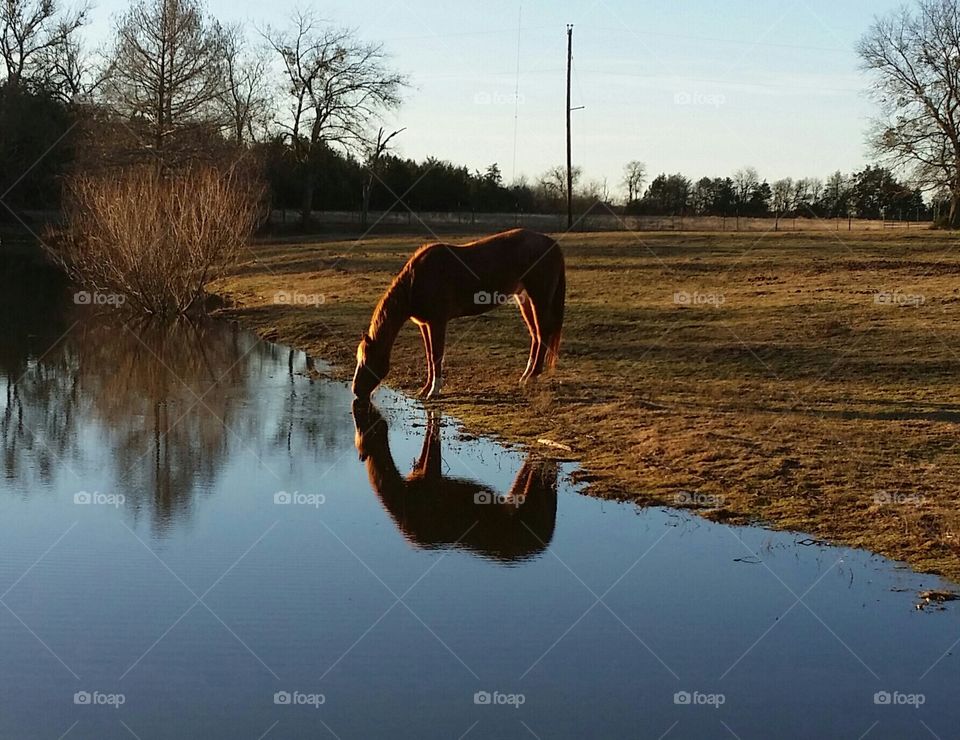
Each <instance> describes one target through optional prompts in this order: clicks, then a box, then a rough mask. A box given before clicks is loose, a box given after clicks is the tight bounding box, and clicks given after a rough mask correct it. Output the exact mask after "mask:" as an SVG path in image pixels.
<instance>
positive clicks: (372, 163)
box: [360, 126, 406, 228]
mask: <svg viewBox="0 0 960 740" xmlns="http://www.w3.org/2000/svg"><path fill="white" fill-rule="evenodd" d="M404 131H406V128H401V129H397V130H396V131H393V132H392V133H390V134H387V135H386V136H384V130H383V126H381V127H380V128H379V129H378V130H377V139H376V141H372V142H370V144H369V146H368V147H367V156H366V158H365V162H364V165H365V167H366V169H367V177H366V179H365V180H364V181H363V202H362V204H361V209H360V225H361V226H362V227H363V228H367V220H368V218H369V214H370V195H371V194H372V193H373V182H374V180H375V179H376V178H377V170H378V169H379V165H380V159H381V158H382V157H383V155H384V153H385V152H386V151H387V148H388V147H389V146H390V140H391V139H393V137H394V136H397V135H399V134H402V133H403V132H404Z"/></svg>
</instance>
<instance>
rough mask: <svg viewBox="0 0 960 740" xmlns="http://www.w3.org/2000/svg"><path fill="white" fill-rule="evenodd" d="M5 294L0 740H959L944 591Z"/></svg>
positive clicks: (210, 340) (222, 352) (39, 282)
mask: <svg viewBox="0 0 960 740" xmlns="http://www.w3.org/2000/svg"><path fill="white" fill-rule="evenodd" d="M5 286H6V287H5V290H4V291H3V295H2V298H0V304H2V309H3V311H2V314H0V317H2V318H0V374H2V389H0V404H2V413H0V441H2V445H3V449H2V460H3V468H2V478H0V695H2V696H3V711H2V712H0V736H2V737H10V738H58V737H64V736H66V737H69V738H110V737H117V738H123V737H139V738H144V740H146V739H147V738H186V737H203V738H207V739H212V738H231V739H233V738H262V737H269V738H294V737H306V736H310V737H327V736H329V737H339V738H344V739H346V738H364V739H366V738H454V739H456V738H462V737H469V738H527V737H538V738H574V737H631V738H661V737H670V738H685V737H689V738H706V737H717V738H721V737H739V738H744V739H745V738H767V737H797V738H800V737H803V738H808V737H849V738H859V737H864V736H866V737H870V738H879V737H926V736H931V737H948V736H955V734H956V727H957V726H958V722H960V702H958V701H957V691H958V686H960V684H958V680H957V679H958V669H960V662H958V661H960V658H958V655H957V647H958V642H960V609H958V608H957V607H955V606H954V605H951V604H947V605H946V608H945V609H930V608H927V609H924V610H918V609H917V608H916V606H915V605H916V603H917V592H918V591H919V590H921V589H926V588H938V587H939V588H943V587H946V586H947V584H943V583H941V582H939V581H938V580H937V579H936V578H932V577H930V576H922V575H917V574H914V573H912V572H910V571H909V570H907V569H905V568H903V567H902V566H900V565H898V564H896V563H892V562H890V561H888V560H885V559H883V558H880V557H877V556H875V555H872V554H870V553H868V552H864V551H860V550H851V549H845V548H836V547H830V546H826V545H823V544H820V543H817V542H814V541H812V540H810V539H809V538H806V537H805V536H804V535H802V534H792V533H775V532H771V531H768V530H765V529H762V528H758V527H730V526H726V525H722V524H714V523H711V522H708V521H706V520H704V519H702V518H699V517H697V516H694V515H692V514H689V513H684V512H680V511H674V510H668V509H662V508H638V507H636V506H634V505H631V504H618V503H612V502H604V501H600V500H596V499H593V498H590V497H588V496H585V495H583V494H582V493H581V492H580V491H579V490H578V488H577V486H576V485H574V484H573V483H572V482H571V480H570V473H571V471H572V470H573V466H572V465H571V464H557V463H550V462H548V461H545V460H543V459H539V458H538V457H536V456H534V455H526V454H524V453H523V452H522V451H518V450H515V449H507V448H504V447H502V446H499V445H497V444H495V443H492V442H490V441H487V440H483V439H476V438H471V437H470V436H469V435H466V434H464V433H463V432H462V430H461V429H460V428H459V427H458V425H457V423H456V422H455V420H453V419H450V418H448V417H446V416H443V415H442V413H437V412H431V413H428V412H427V411H426V410H425V409H424V407H423V406H422V405H420V404H419V403H416V402H413V401H410V400H408V399H406V398H405V397H403V396H401V395H399V394H396V393H394V392H392V391H390V390H389V389H383V390H381V391H380V392H379V393H378V394H377V395H376V396H375V399H374V403H375V405H374V407H371V408H365V407H357V408H354V407H353V404H352V398H351V394H350V391H349V388H348V387H347V386H346V385H345V384H344V383H341V382H336V381H334V380H331V379H329V378H328V377H327V376H326V373H325V367H324V366H323V364H322V363H321V362H319V361H318V362H313V361H311V360H310V359H309V358H307V357H306V356H305V355H303V354H302V353H300V352H298V351H295V350H291V349H289V348H286V347H282V346H277V345H274V344H270V343H266V342H263V341H260V340H258V339H257V338H256V337H254V336H253V335H251V334H248V333H246V332H244V331H242V330H240V329H239V328H237V327H236V326H234V325H230V324H227V323H215V322H211V323H205V324H199V325H197V324H194V325H190V324H180V325H174V326H150V325H140V324H135V323H129V324H124V323H123V321H122V320H120V318H119V317H118V316H116V315H115V314H112V313H111V311H110V310H109V306H107V307H106V309H105V310H104V308H103V304H101V308H100V309H98V308H96V307H95V306H93V305H90V306H79V307H78V306H74V305H73V301H72V300H71V294H70V293H69V291H65V290H61V289H57V288H55V287H53V286H51V284H50V280H49V278H48V277H47V276H42V275H41V276H24V275H18V276H16V279H13V278H12V277H11V276H9V275H8V276H7V281H6V283H5ZM52 296H60V298H58V299H54V298H52ZM91 303H95V302H91Z"/></svg>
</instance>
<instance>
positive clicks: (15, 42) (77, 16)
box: [0, 0, 90, 87]
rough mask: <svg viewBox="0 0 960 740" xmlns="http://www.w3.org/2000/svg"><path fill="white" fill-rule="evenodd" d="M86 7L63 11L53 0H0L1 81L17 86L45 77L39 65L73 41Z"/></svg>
mask: <svg viewBox="0 0 960 740" xmlns="http://www.w3.org/2000/svg"><path fill="white" fill-rule="evenodd" d="M89 10H90V8H89V6H88V5H81V6H79V7H78V8H75V9H69V10H68V9H64V8H62V7H61V6H60V4H59V3H58V2H56V0H0V61H2V62H3V71H4V73H5V76H4V80H3V81H4V82H5V84H7V85H10V86H13V87H18V86H20V85H22V84H23V83H24V82H27V81H29V80H30V79H32V78H34V77H39V78H42V77H44V66H45V65H43V64H41V62H42V61H43V60H44V58H47V59H49V55H50V53H51V52H52V51H53V50H54V49H57V48H58V47H61V46H63V45H64V44H66V43H68V42H70V41H71V39H73V37H74V35H75V33H76V31H77V30H78V29H79V28H80V27H81V26H83V25H84V23H86V22H87V16H88V15H89Z"/></svg>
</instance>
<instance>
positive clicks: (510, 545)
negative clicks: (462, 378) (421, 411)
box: [353, 400, 559, 564]
mask: <svg viewBox="0 0 960 740" xmlns="http://www.w3.org/2000/svg"><path fill="white" fill-rule="evenodd" d="M353 419H354V426H355V427H356V434H355V436H354V443H355V445H356V448H357V452H358V453H359V456H360V461H361V462H363V463H365V464H366V468H367V477H368V478H369V479H370V487H371V488H372V489H373V490H374V492H375V493H376V494H377V496H378V498H379V499H380V503H381V504H382V505H383V508H384V509H385V510H386V511H387V513H388V514H389V515H390V517H391V518H392V519H393V521H394V523H395V524H396V526H397V529H398V530H399V531H400V533H401V534H402V535H403V537H404V539H406V540H407V542H409V543H410V544H411V545H413V546H414V547H417V548H422V549H426V550H436V549H441V548H457V549H462V550H465V551H467V552H470V553H472V554H474V555H479V556H480V557H483V558H485V559H488V560H492V561H494V562H498V563H503V564H508V563H516V562H522V561H525V560H530V559H532V558H535V557H537V556H538V555H539V554H541V553H542V552H543V551H544V550H545V549H546V548H547V545H548V544H549V543H550V541H551V539H553V532H554V528H555V526H556V519H557V481H558V475H559V470H558V467H557V463H556V462H555V461H552V460H537V459H535V458H533V457H532V456H531V457H528V458H527V460H526V461H525V462H524V463H523V466H522V467H521V468H520V470H519V472H518V473H517V475H516V478H515V479H514V481H513V485H512V486H511V487H510V490H509V492H508V493H507V494H506V495H503V496H501V495H498V494H497V493H496V492H495V491H493V490H492V489H491V488H490V487H489V486H487V485H485V484H484V483H481V482H480V481H476V480H470V479H468V478H459V477H455V476H450V475H444V474H443V460H442V457H441V444H440V443H441V438H440V429H441V426H442V425H441V418H440V415H439V414H438V413H437V412H436V411H435V410H431V411H430V412H429V413H428V417H427V431H426V435H425V436H424V438H423V448H422V449H421V451H420V458H419V460H417V461H416V463H415V464H414V466H413V470H411V471H410V473H409V474H408V475H406V476H404V475H403V474H401V473H400V471H399V470H398V469H397V466H396V463H395V462H394V459H393V455H392V454H391V453H390V445H389V441H388V429H387V423H386V421H385V420H384V419H383V416H381V415H380V412H379V411H378V410H377V409H376V407H375V406H374V405H373V404H372V403H370V402H369V401H362V400H355V401H354V402H353Z"/></svg>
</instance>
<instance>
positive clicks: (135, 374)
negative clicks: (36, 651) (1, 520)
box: [0, 285, 344, 534]
mask: <svg viewBox="0 0 960 740" xmlns="http://www.w3.org/2000/svg"><path fill="white" fill-rule="evenodd" d="M46 293H47V295H50V288H49V285H47V286H46ZM11 300H12V301H13V303H12V304H11V306H12V305H19V306H20V307H21V308H20V313H24V311H23V308H22V306H23V305H24V303H23V302H22V301H23V300H24V297H23V296H19V297H16V298H14V299H11V298H10V297H9V295H8V296H7V297H6V302H10V301H11ZM67 300H69V296H68V297H67ZM17 301H19V303H18V302H17ZM64 304H65V302H64V301H63V300H62V299H58V300H49V301H45V302H43V306H42V307H41V308H40V309H39V310H38V311H37V313H36V315H28V316H26V318H25V319H24V320H20V317H19V316H18V313H17V312H16V311H7V312H4V314H3V316H2V318H0V334H2V336H3V337H4V343H3V347H4V350H5V351H4V354H3V355H2V356H0V383H2V386H0V388H2V390H0V454H2V460H0V465H2V468H0V469H2V472H3V475H4V477H5V479H6V480H7V482H8V483H9V484H12V486H11V487H12V488H13V489H15V490H16V491H17V492H18V493H20V494H21V495H31V494H33V493H34V492H36V491H37V490H39V489H50V488H53V487H61V488H67V489H70V488H72V490H75V491H78V492H79V491H81V490H83V491H91V490H98V491H101V492H109V493H122V494H123V496H124V497H125V499H126V501H125V507H124V508H125V511H127V512H128V513H130V514H131V515H132V516H134V517H137V518H138V517H139V516H141V515H146V516H149V517H150V519H151V523H152V529H153V531H154V533H155V534H163V533H164V532H165V531H167V530H168V529H169V527H170V526H171V525H173V524H174V523H176V522H178V521H185V520H186V518H187V517H188V516H189V514H190V512H191V510H192V508H193V505H194V500H195V497H196V495H197V494H202V493H206V492H210V491H213V490H214V489H215V487H216V482H217V478H218V475H219V474H220V473H221V471H223V470H224V469H225V468H226V467H228V465H229V459H228V458H230V456H231V455H240V456H249V458H250V459H260V458H261V457H264V456H266V455H269V454H271V453H273V452H275V451H282V452H284V453H285V455H286V457H287V458H288V459H290V460H295V459H296V460H301V459H308V458H309V457H311V454H310V453H313V455H312V456H314V457H315V456H316V454H317V453H319V452H322V451H325V450H335V449H339V447H340V446H341V445H342V443H343V441H344V440H343V439H342V428H339V427H338V426H337V425H332V424H325V423H324V415H325V414H324V412H327V413H329V412H330V411H331V409H332V408H333V407H334V405H335V403H336V401H335V400H334V399H331V398H330V395H329V388H328V387H327V385H326V384H321V383H313V382H311V383H308V384H307V385H306V387H304V386H302V385H301V384H299V383H297V382H295V381H296V378H295V376H297V375H299V374H300V373H301V372H302V370H301V369H300V368H301V366H304V356H303V355H302V353H299V352H294V351H291V350H289V349H286V348H283V347H279V346H277V345H273V344H267V343H263V342H261V341H260V340H258V339H257V338H256V337H255V336H253V335H251V334H248V333H245V332H241V331H239V330H237V328H236V327H234V326H230V325H228V324H225V323H219V322H200V323H191V322H175V323H155V322H154V323H140V322H134V323H124V322H122V321H121V320H119V318H118V317H117V316H115V315H103V314H100V315H98V314H97V313H96V312H95V311H93V310H89V309H82V308H79V309H78V308H72V309H70V306H69V303H67V304H66V306H65V305H64ZM66 309H70V310H72V313H71V312H70V311H68V310H66ZM47 315H49V317H59V318H58V319H57V320H56V321H44V320H43V318H44V316H47ZM37 317H39V319H38V318H37ZM304 369H307V370H309V361H307V363H306V366H305V368H304ZM278 370H281V372H282V371H283V370H285V371H286V375H288V377H287V378H285V379H283V378H282V377H281V379H280V380H279V382H274V383H267V380H268V378H269V377H271V376H276V375H277V371H278ZM284 380H285V381H286V382H284ZM254 389H256V390H254ZM274 474H275V476H276V477H277V478H278V482H277V487H278V488H280V487H282V484H281V483H280V482H279V478H280V475H279V474H277V473H274ZM104 489H108V490H104Z"/></svg>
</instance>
